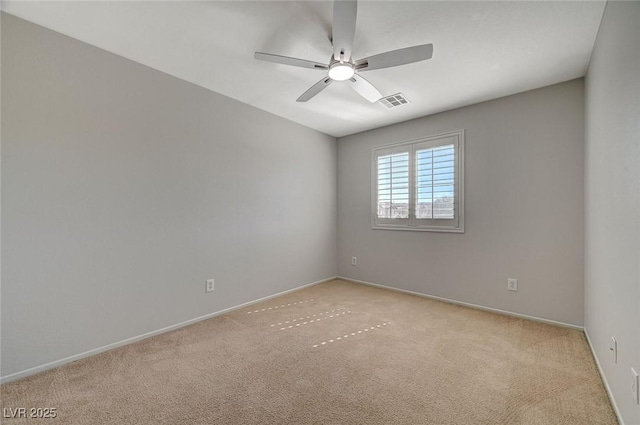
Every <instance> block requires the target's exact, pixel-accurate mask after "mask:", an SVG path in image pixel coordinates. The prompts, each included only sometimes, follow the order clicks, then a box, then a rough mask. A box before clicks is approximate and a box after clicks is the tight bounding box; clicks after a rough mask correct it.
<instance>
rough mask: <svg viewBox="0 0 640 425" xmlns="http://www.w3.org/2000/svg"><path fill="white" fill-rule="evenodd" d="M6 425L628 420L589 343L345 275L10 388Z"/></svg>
mask: <svg viewBox="0 0 640 425" xmlns="http://www.w3.org/2000/svg"><path fill="white" fill-rule="evenodd" d="M2 407H3V408H9V407H11V408H16V407H55V408H56V409H57V414H58V417H57V418H56V419H46V420H45V419H40V420H35V419H34V420H31V419H15V420H11V419H4V421H3V424H14V423H15V424H22V423H39V424H51V425H52V424H118V425H119V424H150V425H151V424H154V425H155V424H207V425H212V424H243V425H244V424H367V425H373V424H384V425H388V424H412V425H413V424H459V425H471V424H492V425H495V424H541V425H542V424H544V425H551V424H565V425H566V424H577V425H584V424H615V423H617V422H616V419H615V415H614V413H613V411H612V408H611V406H610V404H609V401H608V399H607V396H606V393H605V390H604V388H603V386H602V383H601V381H600V378H599V376H598V372H597V369H596V366H595V364H594V361H593V358H592V357H591V354H590V351H589V348H588V346H587V342H586V340H585V337H584V335H583V334H582V333H581V332H579V331H575V330H570V329H565V328H560V327H555V326H550V325H546V324H541V323H537V322H532V321H527V320H522V319H517V318H513V317H509V316H503V315H498V314H493V313H487V312H482V311H478V310H473V309H469V308H465V307H459V306H455V305H450V304H446V303H442V302H438V301H432V300H429V299H425V298H421V297H416V296H411V295H406V294H401V293H397V292H395V291H387V290H384V289H378V288H373V287H368V286H364V285H359V284H355V283H349V282H345V281H340V280H335V281H332V282H327V283H323V284H320V285H316V286H313V287H309V288H306V289H303V290H300V291H297V292H294V293H291V294H288V295H286V296H282V297H279V298H275V299H272V300H269V301H265V302H262V303H260V304H254V305H253V306H251V307H248V308H243V309H241V310H237V311H235V312H232V313H230V314H227V315H224V316H220V317H216V318H213V319H210V320H206V321H204V322H200V323H198V324H195V325H192V326H189V327H187V328H183V329H181V330H178V331H174V332H171V333H167V334H164V335H160V336H157V337H154V338H150V339H147V340H144V341H141V342H138V343H135V344H131V345H129V346H126V347H122V348H118V349H114V350H112V351H109V352H106V353H103V354H100V355H97V356H94V357H91V358H87V359H84V360H80V361H77V362H74V363H71V364H69V365H66V366H63V367H60V368H57V369H54V370H51V371H48V372H44V373H41V374H39V375H35V376H32V377H29V378H27V379H24V380H21V381H17V382H11V383H8V384H4V385H3V386H2Z"/></svg>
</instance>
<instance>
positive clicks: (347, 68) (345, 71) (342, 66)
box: [329, 62, 355, 81]
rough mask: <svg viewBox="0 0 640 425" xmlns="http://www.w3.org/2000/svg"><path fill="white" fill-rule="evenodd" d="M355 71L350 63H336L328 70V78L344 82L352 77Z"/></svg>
mask: <svg viewBox="0 0 640 425" xmlns="http://www.w3.org/2000/svg"><path fill="white" fill-rule="evenodd" d="M354 73H355V71H354V70H353V65H351V64H350V63H342V62H336V63H334V64H333V65H331V67H330V68H329V78H331V79H332V80H335V81H346V80H348V79H350V78H351V77H353V74H354Z"/></svg>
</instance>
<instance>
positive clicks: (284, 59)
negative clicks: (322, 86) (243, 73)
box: [253, 52, 329, 70]
mask: <svg viewBox="0 0 640 425" xmlns="http://www.w3.org/2000/svg"><path fill="white" fill-rule="evenodd" d="M253 57H254V58H256V59H258V60H261V61H266V62H274V63H281V64H283V65H290V66H299V67H301V68H311V69H322V70H327V69H329V67H328V66H327V65H325V64H322V63H318V62H313V61H307V60H304V59H298V58H290V57H288V56H280V55H272V54H271V53H262V52H255V53H254V55H253Z"/></svg>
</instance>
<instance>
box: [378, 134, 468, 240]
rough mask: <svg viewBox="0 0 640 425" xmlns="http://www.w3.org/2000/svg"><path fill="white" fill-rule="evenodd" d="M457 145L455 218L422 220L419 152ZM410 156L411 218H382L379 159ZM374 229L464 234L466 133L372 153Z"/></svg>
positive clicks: (382, 149) (385, 147) (396, 146)
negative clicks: (418, 209)
mask: <svg viewBox="0 0 640 425" xmlns="http://www.w3.org/2000/svg"><path fill="white" fill-rule="evenodd" d="M451 144H453V145H454V151H455V154H454V155H455V158H454V167H455V170H454V218H453V219H424V218H422V219H418V218H416V213H415V208H416V206H415V199H416V179H415V169H416V165H415V162H416V151H417V150H420V149H425V148H427V149H429V148H435V147H438V146H445V145H451ZM400 152H408V153H409V218H403V219H397V218H382V217H380V218H379V217H378V157H380V156H385V155H389V154H394V153H400ZM371 228H372V229H382V230H409V231H419V232H452V233H464V130H458V131H454V132H450V133H444V134H438V135H435V136H429V137H425V138H420V139H414V140H407V141H404V142H400V143H394V144H391V145H385V146H378V147H374V148H373V149H372V150H371Z"/></svg>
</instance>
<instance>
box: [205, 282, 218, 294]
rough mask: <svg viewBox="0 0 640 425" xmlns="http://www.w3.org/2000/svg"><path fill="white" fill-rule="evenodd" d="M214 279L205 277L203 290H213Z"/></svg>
mask: <svg viewBox="0 0 640 425" xmlns="http://www.w3.org/2000/svg"><path fill="white" fill-rule="evenodd" d="M215 283H216V281H215V279H207V285H206V286H205V288H204V292H213V290H214V289H215Z"/></svg>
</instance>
